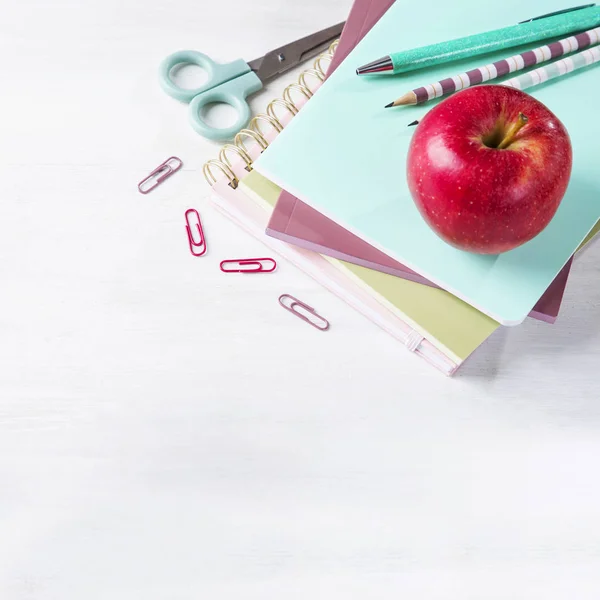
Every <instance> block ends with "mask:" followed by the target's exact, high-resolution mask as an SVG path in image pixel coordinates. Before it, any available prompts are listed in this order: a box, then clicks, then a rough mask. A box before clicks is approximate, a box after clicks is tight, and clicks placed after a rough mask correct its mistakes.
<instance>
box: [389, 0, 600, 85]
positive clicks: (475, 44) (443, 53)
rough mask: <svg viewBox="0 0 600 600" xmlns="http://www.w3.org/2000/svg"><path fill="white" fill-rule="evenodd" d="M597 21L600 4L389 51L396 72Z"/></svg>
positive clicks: (556, 34) (588, 26)
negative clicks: (425, 44)
mask: <svg viewBox="0 0 600 600" xmlns="http://www.w3.org/2000/svg"><path fill="white" fill-rule="evenodd" d="M597 25H600V7H598V6H594V7H591V8H586V9H582V10H580V11H574V12H570V13H565V14H562V15H556V16H554V17H547V18H545V19H540V20H538V21H530V22H527V23H522V24H519V25H512V26H510V27H505V28H503V29H496V30H494V31H489V32H486V33H479V34H476V35H471V36H468V37H464V38H459V39H455V40H450V41H447V42H440V43H438V44H431V45H430V46H421V47H420V48H414V49H412V50H406V51H403V52H395V53H393V54H390V57H391V59H392V63H393V66H394V70H393V73H394V74H397V73H406V72H408V71H415V70H417V69H425V68H427V67H433V66H436V65H438V64H441V63H446V62H449V61H454V60H461V59H463V58H469V57H471V56H477V55H480V54H488V53H490V52H495V51H496V50H504V49H506V48H512V47H515V46H520V45H524V44H528V43H532V42H538V41H540V40H547V39H550V38H553V37H559V36H563V35H566V34H570V33H574V32H579V31H583V30H585V29H591V28H592V27H596V26H597Z"/></svg>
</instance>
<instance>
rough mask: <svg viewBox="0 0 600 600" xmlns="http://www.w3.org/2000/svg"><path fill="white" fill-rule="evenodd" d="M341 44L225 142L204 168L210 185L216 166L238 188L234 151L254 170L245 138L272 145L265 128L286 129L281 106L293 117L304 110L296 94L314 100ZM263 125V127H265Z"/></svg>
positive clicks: (214, 177) (332, 45) (259, 143)
mask: <svg viewBox="0 0 600 600" xmlns="http://www.w3.org/2000/svg"><path fill="white" fill-rule="evenodd" d="M338 44H339V40H335V41H334V42H333V43H332V44H331V46H329V49H328V50H327V52H324V53H323V54H321V55H320V56H318V57H317V58H316V59H315V61H314V62H313V66H312V68H310V69H306V70H305V71H303V72H302V73H300V77H299V78H298V81H297V82H294V83H290V85H288V86H287V87H286V88H285V89H284V90H283V97H282V98H275V100H272V101H271V102H269V104H268V105H267V108H266V111H265V113H261V114H258V115H256V116H255V117H254V118H253V119H252V120H251V121H250V123H249V125H248V127H247V128H246V129H242V130H241V131H240V132H239V133H238V134H237V135H236V136H235V138H234V140H233V144H225V145H224V146H223V147H222V148H221V151H220V152H219V158H218V159H212V160H209V161H207V162H206V163H204V166H203V169H202V171H203V173H204V178H205V179H206V181H207V182H208V183H209V184H210V185H214V184H215V183H216V182H217V180H218V177H217V176H215V173H214V170H215V169H216V170H217V171H219V172H220V173H221V175H223V176H225V177H226V178H227V179H228V182H229V186H230V187H232V188H233V189H236V188H237V186H238V183H239V180H238V178H237V176H236V175H235V173H234V171H233V164H232V162H231V159H230V156H231V153H234V154H236V155H237V156H238V157H239V158H241V159H242V160H243V162H244V164H245V167H244V168H245V170H246V171H251V170H252V157H251V155H250V152H249V151H248V148H247V147H246V145H245V144H244V140H245V139H246V140H247V139H250V140H252V141H253V142H256V144H257V145H258V147H259V148H260V151H261V152H263V151H264V150H266V149H267V148H268V146H269V142H268V141H267V139H266V135H265V133H264V128H265V127H269V128H271V129H273V130H275V131H276V132H277V133H278V134H279V133H281V132H282V131H283V125H282V123H281V120H280V117H279V116H278V114H277V108H279V109H280V114H281V111H282V110H283V109H285V110H286V111H287V112H288V113H290V115H291V117H292V118H293V117H294V116H296V115H297V114H298V111H299V110H300V109H299V108H298V106H297V104H296V102H294V97H293V94H294V95H296V97H297V95H298V94H300V95H302V96H304V98H306V100H310V98H311V97H312V96H313V94H314V92H315V91H316V87H318V86H319V85H321V83H322V82H323V81H325V75H326V67H325V68H324V66H323V63H324V62H326V63H327V64H328V63H330V62H331V60H332V59H333V55H334V53H335V50H336V48H337V46H338ZM309 78H310V79H312V80H313V81H314V82H315V83H316V84H317V85H316V86H313V87H314V89H311V87H310V85H309V83H308V81H307V80H310V79H309ZM261 127H262V128H263V129H261Z"/></svg>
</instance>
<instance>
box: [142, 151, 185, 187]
mask: <svg viewBox="0 0 600 600" xmlns="http://www.w3.org/2000/svg"><path fill="white" fill-rule="evenodd" d="M182 166H183V162H182V160H181V159H180V158H177V156H171V157H169V158H167V160H165V162H164V163H162V164H160V165H158V167H156V169H154V171H152V173H150V175H148V177H146V178H145V179H142V181H140V182H139V183H138V190H139V191H140V193H142V194H148V193H149V192H151V191H152V190H153V189H154V188H155V187H157V186H159V185H160V184H161V183H162V182H163V181H164V180H165V179H167V178H168V177H171V175H173V174H174V173H177V171H179V169H181V167H182ZM147 183H151V185H150V187H145V186H146V184H147Z"/></svg>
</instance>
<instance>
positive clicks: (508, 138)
mask: <svg viewBox="0 0 600 600" xmlns="http://www.w3.org/2000/svg"><path fill="white" fill-rule="evenodd" d="M527 121H529V119H528V118H527V117H526V116H525V115H524V114H523V113H519V118H518V120H517V121H516V122H515V123H513V124H512V125H511V126H510V128H509V130H508V131H507V132H506V135H505V136H504V139H503V140H502V141H501V142H500V143H499V144H498V148H499V149H500V150H504V148H507V147H508V146H510V144H511V143H512V142H513V140H514V139H515V135H517V133H519V131H520V130H521V129H522V128H523V127H524V126H525V125H526V124H527Z"/></svg>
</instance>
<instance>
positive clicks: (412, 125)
mask: <svg viewBox="0 0 600 600" xmlns="http://www.w3.org/2000/svg"><path fill="white" fill-rule="evenodd" d="M418 124H419V121H418V120H417V121H413V122H412V123H409V124H408V125H407V127H414V126H415V125H418Z"/></svg>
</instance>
